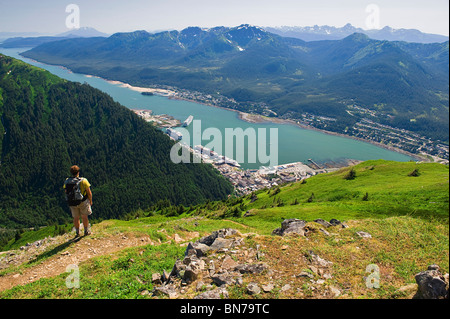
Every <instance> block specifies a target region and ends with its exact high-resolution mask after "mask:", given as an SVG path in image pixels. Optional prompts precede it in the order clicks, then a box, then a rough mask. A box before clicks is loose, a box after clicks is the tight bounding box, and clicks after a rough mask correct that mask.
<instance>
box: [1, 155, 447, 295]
mask: <svg viewBox="0 0 450 319" xmlns="http://www.w3.org/2000/svg"><path fill="white" fill-rule="evenodd" d="M416 169H418V171H417V170H416ZM349 171H350V169H349V168H347V169H343V170H341V171H338V172H335V173H330V174H324V175H319V176H315V177H312V178H310V179H309V180H307V182H306V183H295V184H291V185H287V186H285V187H281V188H280V189H279V190H277V189H276V188H275V189H272V190H270V192H268V191H262V192H259V193H257V194H253V195H250V196H247V197H244V198H231V199H228V200H226V201H220V202H208V203H206V204H201V205H197V206H193V207H191V208H190V209H189V210H186V211H185V212H184V213H183V214H181V215H178V216H177V214H176V210H174V209H173V208H171V207H169V206H167V207H164V208H158V207H156V206H155V207H154V208H153V209H151V210H149V211H138V212H136V213H134V214H130V215H129V216H128V217H129V221H125V220H122V221H119V220H109V221H103V222H101V223H100V224H96V225H94V226H93V231H94V235H93V236H90V237H86V238H83V239H82V240H81V241H80V242H75V243H73V242H70V240H69V239H70V238H71V235H68V234H66V235H64V236H65V237H64V236H61V237H59V238H60V240H59V241H58V240H55V243H54V244H53V246H49V247H48V248H47V249H46V250H43V251H40V252H38V253H37V254H36V256H35V257H34V258H32V259H31V261H30V262H26V263H23V264H22V265H16V266H14V267H9V268H7V269H4V270H3V271H2V272H1V274H0V287H2V285H3V287H5V285H6V283H7V282H15V281H14V280H16V281H18V282H17V284H18V286H16V287H14V288H13V289H6V290H3V291H0V298H6V299H8V298H83V299H85V298H93V299H95V298H150V297H151V296H152V294H151V291H152V289H153V288H154V287H155V285H154V284H153V283H152V279H151V278H152V274H153V273H157V272H158V273H161V272H162V271H163V270H166V271H170V270H171V269H172V266H173V264H174V263H175V261H176V260H177V259H183V257H184V251H185V246H186V244H187V243H188V242H193V241H195V240H197V239H198V238H200V237H203V236H206V235H209V234H211V232H213V231H215V230H218V229H222V228H234V229H237V230H239V231H240V232H241V233H242V234H248V235H246V236H244V237H243V238H244V241H243V244H242V246H239V247H238V248H236V252H235V253H234V255H232V258H234V260H235V261H240V262H242V261H244V262H245V263H252V262H256V261H258V262H264V263H266V264H267V265H268V268H269V270H270V271H268V272H263V273H262V274H260V275H244V276H243V284H242V285H241V286H239V285H237V286H236V285H232V286H230V287H229V288H228V291H229V294H230V298H238V299H251V298H283V299H284V298H296V299H297V298H314V299H316V298H330V291H334V292H336V291H339V294H334V295H333V296H334V297H333V296H332V297H331V298H344V299H356V298H364V299H366V298H369V299H371V298H375V299H378V298H388V299H393V298H411V297H412V296H413V295H414V293H415V290H414V289H416V290H417V287H415V286H414V285H411V284H414V283H415V279H414V276H415V274H417V273H418V272H420V271H423V270H426V268H427V266H428V265H431V264H438V265H439V266H440V267H441V270H442V272H443V273H446V272H448V270H449V265H448V258H449V255H448V253H449V247H448V246H449V245H448V244H449V224H448V207H449V206H448V198H449V196H448V183H449V174H448V167H446V166H442V165H439V164H416V163H396V162H386V161H369V162H364V163H362V164H360V165H357V166H355V167H354V172H355V174H353V175H352V176H353V177H354V179H352V180H349V179H348V178H349ZM411 173H413V174H412V175H413V176H409V175H410V174H411ZM414 175H419V176H414ZM312 193H314V197H313V199H312V200H309V199H310V198H311V194H312ZM366 193H367V194H368V196H365V195H366ZM363 197H365V198H364V200H363ZM308 200H309V201H308ZM277 206H280V207H277ZM245 212H247V214H246V217H244V216H243V214H244V213H245ZM169 215H172V216H171V217H169ZM249 215H250V216H249ZM287 218H298V219H304V220H306V221H307V222H308V227H309V229H310V230H311V232H310V233H309V235H308V236H307V237H301V236H300V237H298V236H293V237H280V236H275V235H272V231H273V230H274V229H275V228H278V227H280V225H281V222H282V221H283V220H284V219H287ZM317 218H322V219H325V220H328V221H329V220H330V219H332V218H336V219H339V220H340V221H343V222H344V223H345V224H346V225H347V226H348V228H341V227H331V228H327V231H328V232H329V234H328V235H326V234H325V233H323V232H321V231H320V229H323V227H322V226H321V225H319V224H317V223H314V222H313V220H315V219H317ZM52 230H54V228H53V229H52ZM42 231H43V232H44V230H42ZM359 231H364V232H368V233H369V234H371V235H372V238H370V239H363V238H360V237H359V236H358V235H357V232H359ZM48 232H49V230H47V231H46V232H45V233H46V234H48ZM25 236H26V234H24V235H23V237H22V238H25ZM129 239H134V244H133V245H132V246H133V247H131V246H128V247H127V246H124V247H123V248H122V249H119V248H118V249H119V250H118V251H115V252H114V253H108V254H106V253H105V254H103V255H102V254H100V253H99V252H100V251H102V247H103V246H102V243H103V242H113V243H115V244H114V245H117V246H120V245H121V242H126V241H128V240H129ZM32 240H37V238H36V237H34V238H33V239H32ZM10 244H11V245H10V246H9V249H17V248H18V246H15V245H14V243H13V242H11V243H10ZM20 245H24V242H23V241H21V242H20ZM81 247H82V248H81ZM255 251H259V252H260V253H259V255H257V257H256V259H254V258H255V257H254V255H252V252H255ZM311 251H313V252H314V254H316V255H318V256H320V257H321V258H323V259H325V260H326V261H330V262H332V263H333V264H332V266H330V267H329V271H330V273H331V277H326V278H324V277H323V276H322V275H321V274H320V273H319V274H317V273H315V272H314V271H313V272H311V269H313V270H314V268H311V267H310V263H309V261H308V258H305V256H310V254H311ZM95 252H97V254H96V253H95ZM227 254H228V253H227V252H222V253H216V254H209V255H208V259H207V261H208V260H209V261H211V262H214V263H219V264H220V263H221V260H223V258H224V257H225V256H226V255H227ZM231 254H233V252H231ZM85 255H92V256H91V257H90V258H87V257H85V258H84V259H83V258H81V256H85ZM77 256H80V257H79V258H81V259H82V260H84V261H83V262H81V263H80V276H81V287H80V289H68V288H66V286H65V280H66V277H67V276H68V275H67V274H66V273H63V271H61V273H60V274H55V273H53V274H52V275H49V277H45V276H43V275H42V278H41V277H39V278H36V279H34V280H32V283H28V284H27V283H21V284H23V285H21V284H20V285H19V282H20V278H22V277H23V278H25V279H26V278H28V276H29V274H32V273H33V271H36V269H38V267H44V266H45V265H47V264H51V265H53V266H52V267H54V263H57V262H58V261H57V260H59V262H61V261H62V260H65V259H67V260H68V262H72V261H71V260H72V259H70V258H77ZM243 256H247V257H244V259H242V258H243ZM251 256H253V257H251ZM258 256H259V257H258ZM0 258H2V256H0ZM251 260H253V261H251ZM370 264H376V265H378V266H379V267H380V272H381V273H380V283H381V287H380V288H379V289H370V288H368V287H367V286H366V285H365V278H366V276H367V274H366V273H365V271H366V267H367V266H368V265H370ZM63 269H64V268H63ZM301 272H302V273H303V274H304V273H307V274H308V275H307V276H306V277H305V275H302V276H299V273H301ZM16 274H21V275H16ZM15 275H16V276H15ZM14 276H15V277H14ZM204 280H207V279H204ZM250 282H256V283H258V284H259V285H263V284H267V283H272V284H273V285H274V289H272V290H271V291H270V292H266V293H261V294H259V295H257V296H252V295H249V294H248V292H247V290H246V287H247V285H248V284H249V283H250ZM205 284H206V281H205ZM286 284H289V285H290V289H286V290H284V289H283V287H286ZM195 287H196V284H195V283H194V284H192V285H188V286H186V287H185V289H184V290H185V293H184V295H182V296H180V297H181V298H192V297H194V296H196V295H198V294H200V293H201V292H204V291H205V289H207V288H202V289H200V290H196V289H195ZM336 289H337V290H336ZM0 290H1V289H0ZM158 298H167V297H164V296H162V297H161V296H160V297H158Z"/></svg>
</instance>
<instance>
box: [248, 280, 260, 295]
mask: <svg viewBox="0 0 450 319" xmlns="http://www.w3.org/2000/svg"><path fill="white" fill-rule="evenodd" d="M247 293H248V294H249V295H259V294H260V293H261V288H259V286H258V284H256V283H250V284H248V285H247Z"/></svg>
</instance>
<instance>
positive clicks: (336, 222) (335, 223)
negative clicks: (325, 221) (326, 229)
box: [330, 218, 342, 226]
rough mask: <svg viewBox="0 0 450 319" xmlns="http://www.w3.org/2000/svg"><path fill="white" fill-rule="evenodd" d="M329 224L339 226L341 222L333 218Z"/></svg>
mask: <svg viewBox="0 0 450 319" xmlns="http://www.w3.org/2000/svg"><path fill="white" fill-rule="evenodd" d="M330 224H331V226H339V225H342V222H341V221H340V220H338V219H335V218H333V219H332V220H330Z"/></svg>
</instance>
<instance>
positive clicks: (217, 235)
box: [197, 228, 240, 246]
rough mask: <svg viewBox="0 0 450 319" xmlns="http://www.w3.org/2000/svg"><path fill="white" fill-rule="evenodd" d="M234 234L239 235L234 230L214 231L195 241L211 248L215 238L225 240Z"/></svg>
mask: <svg viewBox="0 0 450 319" xmlns="http://www.w3.org/2000/svg"><path fill="white" fill-rule="evenodd" d="M236 234H240V233H239V232H238V231H237V230H236V229H232V228H223V229H219V230H217V231H214V232H212V233H211V235H209V236H205V237H203V238H201V239H199V240H198V241H197V243H200V244H204V245H207V246H211V245H212V244H213V243H214V241H215V240H216V239H217V238H224V239H225V238H227V237H230V236H233V235H236Z"/></svg>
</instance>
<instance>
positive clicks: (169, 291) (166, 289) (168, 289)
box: [153, 286, 178, 299]
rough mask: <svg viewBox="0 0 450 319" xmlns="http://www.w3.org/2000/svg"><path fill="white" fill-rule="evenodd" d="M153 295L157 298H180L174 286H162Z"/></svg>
mask: <svg viewBox="0 0 450 319" xmlns="http://www.w3.org/2000/svg"><path fill="white" fill-rule="evenodd" d="M153 294H154V295H155V296H167V297H169V298H170V299H174V298H177V297H178V293H177V292H176V289H175V288H174V287H172V286H161V287H156V288H155V289H153Z"/></svg>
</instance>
